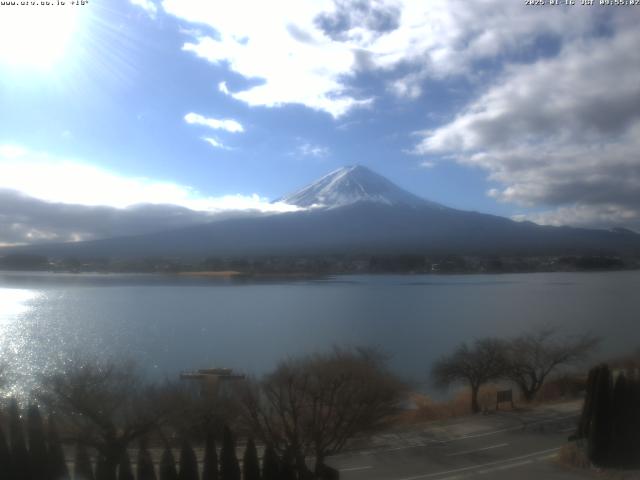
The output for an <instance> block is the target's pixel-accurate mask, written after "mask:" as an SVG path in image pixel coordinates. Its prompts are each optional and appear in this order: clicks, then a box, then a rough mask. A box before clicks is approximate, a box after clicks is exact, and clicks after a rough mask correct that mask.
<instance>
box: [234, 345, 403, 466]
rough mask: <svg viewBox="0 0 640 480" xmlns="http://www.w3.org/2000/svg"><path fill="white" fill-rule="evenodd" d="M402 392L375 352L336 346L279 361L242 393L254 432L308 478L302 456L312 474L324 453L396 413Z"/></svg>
mask: <svg viewBox="0 0 640 480" xmlns="http://www.w3.org/2000/svg"><path fill="white" fill-rule="evenodd" d="M404 393H405V386H404V384H403V383H402V382H401V381H400V380H399V379H398V378H397V377H396V376H395V375H393V374H392V373H391V372H390V371H389V370H388V369H387V368H386V362H385V359H384V358H383V357H382V356H381V355H380V354H379V353H378V352H376V351H374V350H370V349H337V348H336V349H334V350H333V351H332V352H331V353H327V354H318V355H311V356H306V357H302V358H298V359H290V360H287V361H285V362H282V363H281V364H280V365H279V366H278V367H277V368H276V370H275V371H274V372H273V373H271V374H270V375H267V376H266V377H265V378H264V379H263V380H262V381H261V382H253V383H251V382H249V384H248V385H246V386H245V390H244V394H243V397H242V398H243V405H244V407H245V413H246V417H247V419H248V420H249V423H250V426H251V427H252V429H253V431H254V432H255V433H256V434H257V435H258V436H259V437H261V439H262V440H263V441H264V442H265V443H267V444H269V445H273V446H275V447H276V448H277V449H278V450H279V451H280V453H281V454H283V453H284V452H289V454H290V455H292V456H293V457H294V463H295V468H296V470H297V471H298V474H299V475H300V477H301V478H308V477H309V476H310V472H308V470H307V468H306V457H307V456H309V455H312V456H313V457H314V459H315V471H316V475H317V473H318V472H319V471H321V470H323V469H325V468H326V467H325V465H324V461H325V459H326V457H327V456H329V455H333V454H336V453H338V452H340V451H341V450H342V449H343V448H344V447H345V445H346V444H347V442H348V441H349V440H351V439H352V438H353V437H354V436H356V435H358V434H361V433H364V432H367V431H370V430H372V429H375V428H377V427H379V426H380V425H381V424H382V423H383V422H384V421H385V419H387V418H388V417H389V416H390V415H391V414H393V413H394V412H396V411H397V408H398V406H399V402H400V401H401V400H402V399H403V398H404Z"/></svg>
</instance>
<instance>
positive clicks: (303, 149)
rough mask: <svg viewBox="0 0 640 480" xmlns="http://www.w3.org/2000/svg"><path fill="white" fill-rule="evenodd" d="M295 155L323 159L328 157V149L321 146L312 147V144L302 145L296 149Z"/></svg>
mask: <svg viewBox="0 0 640 480" xmlns="http://www.w3.org/2000/svg"><path fill="white" fill-rule="evenodd" d="M295 155H300V156H303V157H315V158H323V157H326V156H327V155H329V148H328V147H323V146H322V145H314V144H312V143H303V144H302V145H300V146H298V148H296V150H295Z"/></svg>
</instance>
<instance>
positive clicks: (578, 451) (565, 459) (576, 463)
mask: <svg viewBox="0 0 640 480" xmlns="http://www.w3.org/2000/svg"><path fill="white" fill-rule="evenodd" d="M557 460H558V462H559V463H560V464H562V465H564V466H567V467H571V468H578V469H581V470H587V469H591V462H590V461H589V459H588V458H587V455H586V454H585V452H584V449H582V448H580V447H578V445H576V444H575V443H569V444H567V445H564V446H563V447H562V448H561V449H560V451H559V452H558V458H557Z"/></svg>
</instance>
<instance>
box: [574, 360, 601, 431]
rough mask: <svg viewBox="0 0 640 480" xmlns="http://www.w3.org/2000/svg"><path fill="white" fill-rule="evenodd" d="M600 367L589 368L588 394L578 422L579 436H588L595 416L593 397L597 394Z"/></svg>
mask: <svg viewBox="0 0 640 480" xmlns="http://www.w3.org/2000/svg"><path fill="white" fill-rule="evenodd" d="M599 368H600V367H593V368H592V369H590V370H589V376H588V378H587V385H586V396H585V399H584V404H583V406H582V414H581V415H580V421H579V423H578V432H577V438H587V437H588V436H589V426H590V425H591V420H592V417H593V398H594V395H595V387H596V378H597V376H598V372H599V371H600V370H599Z"/></svg>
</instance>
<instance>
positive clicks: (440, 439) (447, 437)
mask: <svg viewBox="0 0 640 480" xmlns="http://www.w3.org/2000/svg"><path fill="white" fill-rule="evenodd" d="M579 408H580V405H579V404H578V403H574V404H565V405H559V406H555V407H545V408H544V409H538V410H536V411H532V412H528V413H525V414H523V413H494V414H491V415H486V416H479V417H468V418H465V419H460V420H456V421H452V422H441V423H438V424H431V425H426V426H424V427H423V428H421V429H413V430H412V431H409V432H406V431H405V432H397V433H393V434H388V435H384V436H379V437H376V438H374V439H373V440H372V442H371V444H370V445H368V446H365V447H364V448H363V449H361V450H356V451H352V452H349V453H345V454H342V455H339V456H335V457H332V458H331V460H330V461H328V462H327V463H328V464H330V465H331V466H333V467H334V468H338V469H339V470H340V478H341V479H344V480H454V479H466V478H480V479H482V478H484V479H517V480H529V479H531V480H534V479H535V480H546V479H552V480H570V479H578V478H585V475H584V474H581V473H580V472H577V471H573V470H569V469H565V468H563V467H561V466H559V465H558V464H557V463H556V462H554V457H555V456H556V455H557V453H558V450H559V449H560V447H561V446H562V445H565V444H566V443H567V437H568V436H569V435H570V434H571V433H572V432H573V431H574V430H575V425H576V421H577V418H578V415H579Z"/></svg>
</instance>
